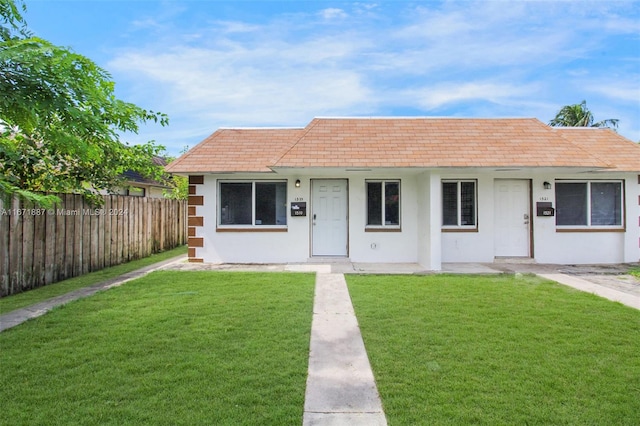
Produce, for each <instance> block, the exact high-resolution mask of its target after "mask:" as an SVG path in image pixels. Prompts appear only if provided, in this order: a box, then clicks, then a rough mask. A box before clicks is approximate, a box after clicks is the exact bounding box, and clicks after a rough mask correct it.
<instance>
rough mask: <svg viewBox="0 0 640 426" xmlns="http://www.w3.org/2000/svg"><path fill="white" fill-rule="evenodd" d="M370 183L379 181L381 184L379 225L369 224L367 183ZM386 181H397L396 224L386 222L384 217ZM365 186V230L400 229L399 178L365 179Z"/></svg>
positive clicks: (400, 188)
mask: <svg viewBox="0 0 640 426" xmlns="http://www.w3.org/2000/svg"><path fill="white" fill-rule="evenodd" d="M370 183H380V184H381V186H382V194H381V197H382V198H381V200H382V202H381V204H382V206H381V207H382V212H381V213H382V220H381V222H382V224H380V225H369V224H368V222H369V191H368V188H367V185H368V184H370ZM387 183H397V184H398V223H397V224H386V223H385V220H384V218H385V217H386V208H387V207H386V203H385V200H386V193H385V192H386V184H387ZM364 187H365V218H364V219H365V230H370V231H371V230H389V231H392V230H400V229H401V228H402V182H401V180H400V179H365V181H364Z"/></svg>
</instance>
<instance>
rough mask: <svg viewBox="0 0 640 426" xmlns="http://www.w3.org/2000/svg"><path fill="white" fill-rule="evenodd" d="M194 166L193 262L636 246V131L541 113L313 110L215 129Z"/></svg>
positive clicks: (465, 257) (613, 252)
mask: <svg viewBox="0 0 640 426" xmlns="http://www.w3.org/2000/svg"><path fill="white" fill-rule="evenodd" d="M167 170H168V171H169V172H171V173H176V174H182V175H186V176H189V182H190V186H189V194H190V196H189V258H190V260H191V261H192V262H212V263H288V262H307V261H310V260H313V259H315V258H325V257H333V258H336V257H344V258H348V259H350V260H351V261H353V262H375V263H378V262H384V263H393V262H398V263H419V264H420V265H422V266H423V267H424V268H426V269H431V270H439V269H441V264H442V262H494V261H495V260H496V259H500V258H523V259H530V261H532V262H538V263H559V264H580V263H583V264H584V263H622V262H637V261H638V260H639V259H640V145H639V144H636V143H634V142H632V141H630V140H628V139H625V138H624V137H622V136H620V135H618V134H617V133H616V132H614V131H612V130H609V129H597V128H552V127H549V126H547V125H546V124H544V123H542V122H540V121H538V120H536V119H457V118H316V119H314V120H312V121H311V122H310V123H309V124H308V125H307V126H306V127H304V128H278V129H273V128H257V129H256V128H252V129H240V128H239V129H230V128H224V129H219V130H217V131H216V132H215V133H213V134H212V135H211V136H209V137H208V138H206V139H205V140H204V141H202V142H201V143H200V144H198V145H197V146H195V147H194V148H193V149H191V150H190V151H189V152H187V153H186V154H184V155H183V156H182V157H180V158H179V159H177V160H176V161H174V162H173V163H171V164H170V165H169V166H168V167H167Z"/></svg>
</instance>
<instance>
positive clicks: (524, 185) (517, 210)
mask: <svg viewBox="0 0 640 426" xmlns="http://www.w3.org/2000/svg"><path fill="white" fill-rule="evenodd" d="M494 199H495V208H494V217H495V222H494V229H495V256H497V257H529V256H531V253H530V248H529V247H530V243H529V238H530V229H531V228H530V227H531V217H530V215H531V208H530V201H529V200H530V196H529V181H528V180H522V179H518V180H506V179H496V180H495V183H494Z"/></svg>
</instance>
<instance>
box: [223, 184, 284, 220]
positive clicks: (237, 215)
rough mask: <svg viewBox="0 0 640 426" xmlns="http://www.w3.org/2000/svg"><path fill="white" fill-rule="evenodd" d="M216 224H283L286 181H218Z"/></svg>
mask: <svg viewBox="0 0 640 426" xmlns="http://www.w3.org/2000/svg"><path fill="white" fill-rule="evenodd" d="M219 194H220V195H219V198H218V199H219V208H218V213H219V216H218V217H219V221H218V223H219V224H220V225H234V226H285V225H286V224H287V182H285V181H251V182H224V181H221V182H220V184H219Z"/></svg>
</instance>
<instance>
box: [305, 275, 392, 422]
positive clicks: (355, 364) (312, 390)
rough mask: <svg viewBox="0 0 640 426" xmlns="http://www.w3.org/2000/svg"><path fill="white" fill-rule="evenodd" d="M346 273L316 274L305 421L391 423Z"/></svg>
mask: <svg viewBox="0 0 640 426" xmlns="http://www.w3.org/2000/svg"><path fill="white" fill-rule="evenodd" d="M386 424H387V420H386V418H385V416H384V412H383V411H382V403H381V402H380V396H379V395H378V390H377V388H376V384H375V380H374V378H373V372H372V371H371V366H370V364H369V358H368V357H367V352H366V350H365V347H364V342H363V340H362V336H361V334H360V328H359V327H358V321H357V319H356V316H355V312H354V310H353V306H352V304H351V298H350V296H349V291H348V289H347V283H346V281H345V279H344V275H342V274H334V273H322V272H319V273H317V274H316V288H315V298H314V304H313V321H312V323H311V344H310V355H309V374H308V377H307V390H306V394H305V402H304V418H303V425H304V426H311V425H314V426H315V425H322V426H325V425H349V426H359V425H362V426H377V425H386Z"/></svg>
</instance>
